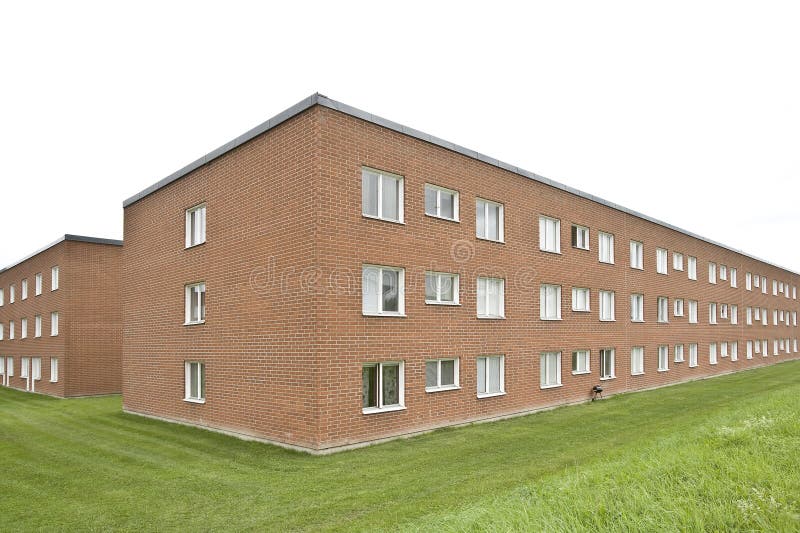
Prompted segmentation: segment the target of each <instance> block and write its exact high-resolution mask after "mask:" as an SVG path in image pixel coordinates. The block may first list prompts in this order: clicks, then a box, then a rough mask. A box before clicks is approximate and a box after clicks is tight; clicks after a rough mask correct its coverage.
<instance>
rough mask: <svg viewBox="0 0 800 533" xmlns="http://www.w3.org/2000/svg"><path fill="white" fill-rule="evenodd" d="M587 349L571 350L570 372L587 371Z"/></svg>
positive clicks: (586, 372)
mask: <svg viewBox="0 0 800 533" xmlns="http://www.w3.org/2000/svg"><path fill="white" fill-rule="evenodd" d="M589 359H590V357H589V350H575V351H574V352H572V373H573V374H588V373H589Z"/></svg>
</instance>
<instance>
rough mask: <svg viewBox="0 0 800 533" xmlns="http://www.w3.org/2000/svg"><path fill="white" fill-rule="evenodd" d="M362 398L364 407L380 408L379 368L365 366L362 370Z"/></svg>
mask: <svg viewBox="0 0 800 533" xmlns="http://www.w3.org/2000/svg"><path fill="white" fill-rule="evenodd" d="M361 396H362V405H363V406H364V407H377V406H378V367H377V366H365V367H364V368H363V369H362V370H361Z"/></svg>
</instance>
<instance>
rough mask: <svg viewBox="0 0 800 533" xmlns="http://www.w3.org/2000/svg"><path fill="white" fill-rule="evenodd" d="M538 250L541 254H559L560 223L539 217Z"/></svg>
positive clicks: (552, 219) (556, 220) (553, 219)
mask: <svg viewBox="0 0 800 533" xmlns="http://www.w3.org/2000/svg"><path fill="white" fill-rule="evenodd" d="M539 249H540V250H542V251H543V252H554V253H561V221H560V220H558V219H555V218H550V217H539Z"/></svg>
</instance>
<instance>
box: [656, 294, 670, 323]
mask: <svg viewBox="0 0 800 533" xmlns="http://www.w3.org/2000/svg"><path fill="white" fill-rule="evenodd" d="M658 321H659V322H669V300H668V299H667V298H666V297H665V296H659V297H658Z"/></svg>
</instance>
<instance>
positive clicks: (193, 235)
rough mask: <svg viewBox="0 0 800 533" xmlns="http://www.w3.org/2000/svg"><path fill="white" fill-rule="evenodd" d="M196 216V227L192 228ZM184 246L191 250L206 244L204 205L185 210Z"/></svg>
mask: <svg viewBox="0 0 800 533" xmlns="http://www.w3.org/2000/svg"><path fill="white" fill-rule="evenodd" d="M195 214H196V216H197V226H193V222H195V220H194V218H195ZM185 224H186V226H185V245H186V248H193V247H195V246H199V245H201V244H203V243H205V242H206V204H205V203H202V204H197V205H195V206H193V207H190V208H189V209H187V210H186V221H185Z"/></svg>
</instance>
